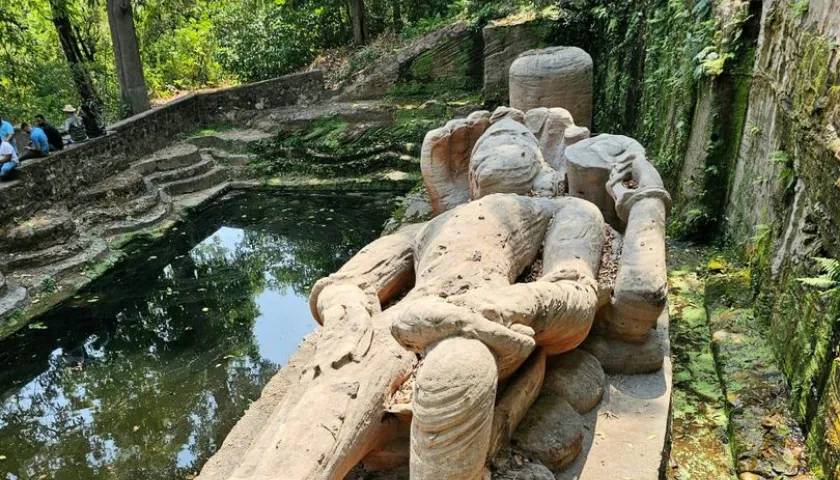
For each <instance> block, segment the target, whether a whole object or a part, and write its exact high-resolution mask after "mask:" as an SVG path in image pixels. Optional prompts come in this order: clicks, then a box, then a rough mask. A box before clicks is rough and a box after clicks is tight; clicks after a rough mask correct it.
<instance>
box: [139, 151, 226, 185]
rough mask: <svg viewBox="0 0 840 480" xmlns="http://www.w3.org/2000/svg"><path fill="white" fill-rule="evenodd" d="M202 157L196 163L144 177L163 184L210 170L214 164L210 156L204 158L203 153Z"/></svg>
mask: <svg viewBox="0 0 840 480" xmlns="http://www.w3.org/2000/svg"><path fill="white" fill-rule="evenodd" d="M202 157H203V158H202V159H201V160H200V161H198V163H193V164H191V165H187V166H186V167H181V168H176V169H174V170H164V171H162V172H157V173H154V174H152V175H149V176H148V177H146V178H147V179H148V180H149V181H150V182H152V183H153V184H154V185H163V184H166V183H172V182H177V181H180V180H186V179H189V178H192V177H196V176H198V175H203V174H205V173H207V172H208V171H210V170H212V169H213V167H214V165H213V159H212V158H204V156H203V155H202Z"/></svg>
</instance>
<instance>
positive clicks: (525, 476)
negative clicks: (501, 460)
mask: <svg viewBox="0 0 840 480" xmlns="http://www.w3.org/2000/svg"><path fill="white" fill-rule="evenodd" d="M492 478H493V480H555V477H554V474H553V473H551V470H549V469H548V467H546V466H545V465H543V464H541V463H532V462H528V463H525V464H523V465H521V466H512V467H509V468H506V469H504V470H500V471H498V472H494V473H493V477H492Z"/></svg>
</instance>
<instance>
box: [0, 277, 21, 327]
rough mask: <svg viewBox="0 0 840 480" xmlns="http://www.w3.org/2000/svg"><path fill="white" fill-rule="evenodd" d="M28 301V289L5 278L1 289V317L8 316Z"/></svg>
mask: <svg viewBox="0 0 840 480" xmlns="http://www.w3.org/2000/svg"><path fill="white" fill-rule="evenodd" d="M25 301H26V289H25V288H23V287H21V286H20V285H18V284H16V283H11V282H7V281H6V280H5V279H4V280H3V288H2V289H0V318H6V316H8V315H9V314H10V313H12V312H14V311H15V310H17V309H19V308H20V307H21V306H22V305H23V303H24V302H25Z"/></svg>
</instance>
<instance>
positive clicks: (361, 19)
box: [348, 0, 367, 45]
mask: <svg viewBox="0 0 840 480" xmlns="http://www.w3.org/2000/svg"><path fill="white" fill-rule="evenodd" d="M348 1H349V2H350V23H351V24H352V25H353V43H355V44H357V45H363V44H364V43H365V42H366V41H367V25H366V24H365V1H364V0H348Z"/></svg>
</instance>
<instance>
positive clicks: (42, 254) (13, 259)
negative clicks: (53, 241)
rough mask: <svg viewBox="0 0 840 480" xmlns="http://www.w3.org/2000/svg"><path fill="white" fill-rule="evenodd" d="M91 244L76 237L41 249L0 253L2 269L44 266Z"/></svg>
mask: <svg viewBox="0 0 840 480" xmlns="http://www.w3.org/2000/svg"><path fill="white" fill-rule="evenodd" d="M89 244H90V242H89V241H85V240H83V239H81V238H76V239H75V240H73V241H70V242H67V243H62V244H59V245H53V246H50V247H47V248H43V249H40V250H33V251H26V252H14V253H7V254H2V255H0V269H3V270H6V271H9V270H21V269H29V268H36V267H42V266H44V265H49V264H50V263H55V262H59V261H61V260H63V259H65V258H67V257H70V256H73V255H76V254H77V253H79V252H81V251H83V250H84V249H85V248H87V247H88V246H89Z"/></svg>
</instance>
